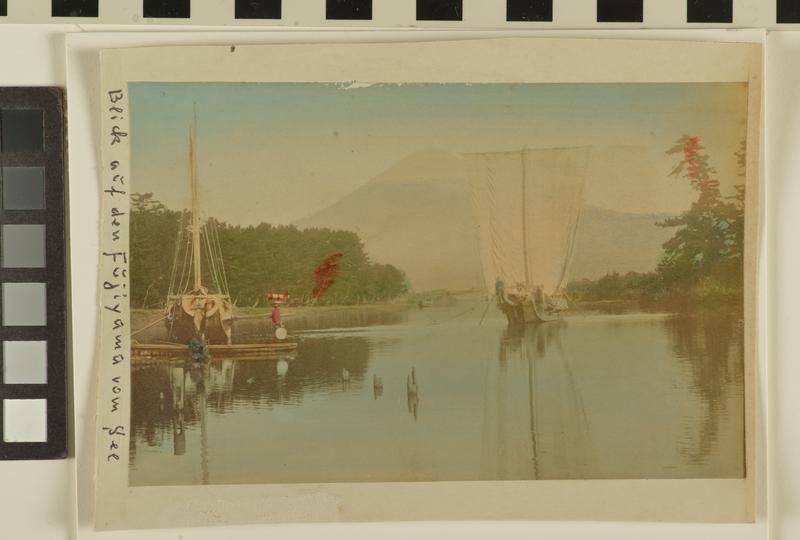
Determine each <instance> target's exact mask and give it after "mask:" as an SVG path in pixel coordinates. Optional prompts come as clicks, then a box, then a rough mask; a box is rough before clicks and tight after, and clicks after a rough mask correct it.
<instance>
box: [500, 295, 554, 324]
mask: <svg viewBox="0 0 800 540" xmlns="http://www.w3.org/2000/svg"><path fill="white" fill-rule="evenodd" d="M537 297H539V298H537ZM497 305H498V307H499V308H500V310H501V311H502V312H503V313H504V314H505V316H506V318H507V319H508V324H509V326H518V325H525V324H538V323H544V322H550V321H557V320H560V319H561V318H563V316H564V311H565V310H564V309H559V308H556V307H553V306H552V305H551V302H550V301H549V299H548V298H547V297H546V295H543V294H541V293H533V294H530V295H525V296H517V295H502V296H500V297H498V299H497Z"/></svg>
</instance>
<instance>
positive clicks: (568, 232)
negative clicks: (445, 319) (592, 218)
mask: <svg viewBox="0 0 800 540" xmlns="http://www.w3.org/2000/svg"><path fill="white" fill-rule="evenodd" d="M589 150H590V148H589V147H574V148H543V149H528V148H524V149H522V150H517V151H512V152H483V153H475V154H468V155H466V156H465V157H466V159H467V160H468V165H469V170H471V171H472V173H473V174H472V188H473V189H472V193H473V199H474V202H475V210H476V213H477V220H478V235H479V244H480V251H481V264H482V267H483V275H484V280H485V283H486V289H487V291H494V294H495V296H496V299H497V304H498V306H499V307H500V309H501V310H502V311H503V313H505V315H506V317H507V318H508V322H509V324H522V323H529V322H543V321H550V320H554V319H558V318H560V317H561V316H562V314H563V312H564V311H566V309H567V298H566V295H565V293H564V289H563V286H564V284H565V280H566V279H567V277H568V275H569V268H570V264H571V262H572V252H573V248H574V244H575V232H576V229H577V226H578V221H579V219H580V213H581V208H582V206H583V189H584V184H585V178H586V166H587V161H588V157H589Z"/></svg>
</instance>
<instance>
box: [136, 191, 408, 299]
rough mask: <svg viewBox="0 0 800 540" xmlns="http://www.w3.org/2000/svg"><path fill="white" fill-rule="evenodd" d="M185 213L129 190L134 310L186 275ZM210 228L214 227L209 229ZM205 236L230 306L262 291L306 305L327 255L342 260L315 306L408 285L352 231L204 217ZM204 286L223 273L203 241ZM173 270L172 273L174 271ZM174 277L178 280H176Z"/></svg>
mask: <svg viewBox="0 0 800 540" xmlns="http://www.w3.org/2000/svg"><path fill="white" fill-rule="evenodd" d="M190 222H191V219H190V214H189V212H187V211H176V210H171V209H169V208H167V207H166V206H164V205H163V204H162V203H161V202H160V201H158V200H156V199H155V198H154V197H153V194H152V193H140V194H132V195H131V230H130V255H131V256H130V281H131V283H130V286H131V305H132V306H133V307H134V308H156V307H161V306H163V305H164V303H165V300H166V298H167V296H168V295H169V294H170V293H173V294H175V293H181V292H184V291H182V290H172V291H170V286H171V285H172V287H173V289H175V288H176V285H175V282H177V283H180V281H181V280H180V279H179V278H180V277H181V275H186V273H187V272H190V269H191V267H190V264H191V263H187V262H186V261H188V260H190V259H191V257H188V252H187V250H188V249H189V244H188V240H189V237H190V236H191V234H190V233H189V230H188V226H189V224H190ZM211 227H213V230H212V229H211ZM203 234H204V235H210V239H211V240H213V241H214V242H215V244H214V245H215V246H218V248H219V251H220V252H221V254H222V259H223V263H224V276H225V278H226V279H225V281H227V286H228V290H229V292H230V295H231V299H232V300H233V302H234V303H235V304H236V305H239V306H246V307H257V306H263V305H265V304H266V302H267V300H266V295H267V293H268V292H280V293H289V295H290V304H306V303H311V292H312V290H313V289H314V286H315V275H314V270H315V269H316V268H317V266H318V265H319V264H320V263H322V262H323V261H324V260H325V259H326V257H328V256H330V255H331V254H332V253H342V254H343V257H342V258H341V261H340V262H339V264H338V267H337V269H336V278H335V282H334V284H333V285H332V286H331V287H330V289H328V290H327V291H326V292H325V294H324V295H323V296H321V297H320V298H319V299H318V300H317V301H316V303H317V304H322V305H326V304H340V305H349V304H359V303H375V302H386V301H389V300H392V299H394V298H396V297H398V296H400V295H402V294H404V293H405V292H406V291H407V290H408V283H407V280H406V276H405V274H404V273H403V272H402V271H401V270H400V269H398V268H396V267H394V266H392V265H389V264H380V263H377V262H374V261H372V260H371V259H370V258H369V256H368V255H367V253H366V251H365V250H364V244H363V242H362V241H361V239H360V238H359V237H358V235H357V234H356V233H354V232H352V231H343V230H334V229H327V228H311V229H302V230H301V229H298V228H297V227H295V226H293V225H271V224H268V223H260V224H258V225H255V226H246V227H243V226H239V225H231V224H228V223H225V222H219V221H216V220H213V219H211V220H207V222H206V225H205V227H204V229H203ZM201 243H202V244H203V253H204V255H203V264H202V276H203V284H204V285H206V286H210V288H211V289H214V290H216V291H219V290H220V289H221V287H222V284H221V283H219V281H220V275H221V270H220V269H217V270H216V271H214V268H212V267H211V265H209V264H206V261H207V258H206V255H205V253H206V252H207V249H206V246H207V245H208V244H209V240H208V239H207V238H206V237H205V236H204V237H203V241H202V242H201ZM176 274H177V276H176ZM176 277H177V279H176Z"/></svg>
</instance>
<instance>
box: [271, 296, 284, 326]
mask: <svg viewBox="0 0 800 540" xmlns="http://www.w3.org/2000/svg"><path fill="white" fill-rule="evenodd" d="M272 324H273V325H274V327H275V328H276V329H277V328H280V327H282V326H283V322H282V321H281V308H280V307H279V306H278V303H277V302H275V303H274V304H272Z"/></svg>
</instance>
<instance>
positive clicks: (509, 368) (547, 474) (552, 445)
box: [482, 323, 593, 479]
mask: <svg viewBox="0 0 800 540" xmlns="http://www.w3.org/2000/svg"><path fill="white" fill-rule="evenodd" d="M563 325H564V323H554V324H548V325H527V326H518V327H510V328H509V329H507V330H506V332H505V333H504V334H503V336H502V337H501V340H500V354H499V358H498V362H497V364H496V369H497V372H498V374H499V378H498V381H496V383H495V382H494V381H488V380H487V383H490V384H493V385H494V386H496V387H497V388H498V389H500V388H502V394H503V395H500V394H498V396H497V398H496V399H497V403H496V406H495V407H494V413H495V414H494V417H493V418H488V419H487V420H488V421H489V422H491V423H496V424H497V426H498V428H499V427H500V426H502V429H499V430H498V431H497V433H496V436H497V439H496V441H494V442H492V441H489V440H488V439H487V436H489V437H491V433H490V432H488V431H485V432H484V438H485V441H484V443H485V444H486V443H487V441H488V442H489V444H491V445H493V448H491V449H490V451H488V452H485V455H484V461H485V463H484V466H483V471H482V474H483V476H484V477H485V478H487V479H488V478H491V479H502V478H506V477H514V478H531V479H553V478H582V477H588V476H587V475H588V471H589V464H590V461H591V455H592V452H593V445H592V441H591V437H590V436H589V425H588V419H587V416H586V412H585V410H584V406H583V402H582V398H581V393H580V391H579V388H578V387H577V381H576V380H575V376H574V373H573V372H572V368H571V359H570V356H569V353H568V352H567V351H566V350H565V348H564V347H563V346H562V344H561V340H560V332H561V331H562V329H563ZM523 374H524V375H523ZM518 381H522V382H518ZM521 393H525V394H527V395H526V396H525V398H526V399H525V400H524V401H523V402H527V405H528V406H527V408H526V409H527V410H523V409H519V410H516V409H514V408H513V407H512V408H511V409H509V408H508V407H507V406H504V404H505V403H507V402H508V401H511V402H512V403H514V402H516V403H519V402H520V401H522V400H521V399H519V398H520V397H521V396H520V394H521ZM514 394H516V395H517V396H518V397H517V399H512V397H513V395H514ZM487 399H489V396H487ZM491 409H492V407H490V410H491ZM523 434H524V437H523ZM520 453H524V454H525V455H527V456H528V459H527V462H528V463H529V464H530V466H529V469H528V470H527V471H516V473H515V472H514V471H511V470H508V467H510V466H511V465H512V464H513V463H514V459H513V456H514V455H515V454H517V455H519V454H520ZM488 459H497V460H498V461H497V463H496V464H490V463H489V462H488V461H486V460H488ZM505 461H508V463H506V462H505Z"/></svg>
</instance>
